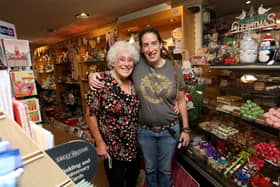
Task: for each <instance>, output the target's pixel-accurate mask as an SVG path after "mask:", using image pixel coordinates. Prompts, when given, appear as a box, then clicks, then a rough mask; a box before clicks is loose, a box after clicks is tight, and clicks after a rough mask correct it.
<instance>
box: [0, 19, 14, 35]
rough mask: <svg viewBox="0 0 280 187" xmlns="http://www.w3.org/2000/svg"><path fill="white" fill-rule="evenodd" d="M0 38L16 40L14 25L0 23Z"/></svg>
mask: <svg viewBox="0 0 280 187" xmlns="http://www.w3.org/2000/svg"><path fill="white" fill-rule="evenodd" d="M0 38H6V39H16V38H17V34H16V27H15V25H14V24H11V23H8V22H5V21H0Z"/></svg>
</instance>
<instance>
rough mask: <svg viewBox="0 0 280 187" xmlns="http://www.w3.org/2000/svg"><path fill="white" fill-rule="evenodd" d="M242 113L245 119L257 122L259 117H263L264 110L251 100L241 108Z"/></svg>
mask: <svg viewBox="0 0 280 187" xmlns="http://www.w3.org/2000/svg"><path fill="white" fill-rule="evenodd" d="M240 112H241V114H242V116H243V117H245V118H248V119H252V120H256V119H257V116H259V115H260V116H263V114H264V110H263V109H262V108H261V107H260V106H258V105H257V104H256V103H254V102H252V101H251V100H247V101H246V102H245V103H244V104H243V105H242V106H241V107H240Z"/></svg>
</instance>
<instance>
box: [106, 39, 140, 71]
mask: <svg viewBox="0 0 280 187" xmlns="http://www.w3.org/2000/svg"><path fill="white" fill-rule="evenodd" d="M121 51H128V52H129V53H130V54H131V56H132V58H133V60H134V64H137V63H138V62H139V58H140V54H139V49H138V48H137V46H136V44H135V43H128V42H127V41H117V42H116V43H114V45H112V46H111V47H110V49H109V51H108V54H107V66H108V68H109V69H112V65H113V63H115V62H116V61H117V60H118V59H117V56H118V53H119V52H121Z"/></svg>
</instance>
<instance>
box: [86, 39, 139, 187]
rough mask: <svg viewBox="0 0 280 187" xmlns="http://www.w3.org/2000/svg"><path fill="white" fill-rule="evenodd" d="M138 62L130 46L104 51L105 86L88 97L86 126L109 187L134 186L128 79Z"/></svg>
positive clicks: (134, 107)
mask: <svg viewBox="0 0 280 187" xmlns="http://www.w3.org/2000/svg"><path fill="white" fill-rule="evenodd" d="M138 61H139V52H138V50H137V49H136V48H135V46H134V45H132V44H129V43H128V42H125V41H117V42H116V43H115V44H114V45H113V46H112V47H111V48H110V50H109V51H108V55H107V63H108V67H109V68H110V71H107V72H103V73H100V75H101V80H102V81H104V82H105V86H104V87H102V88H99V89H95V90H90V91H89V93H88V98H87V104H88V110H87V111H88V114H89V115H88V119H87V121H88V124H89V127H90V130H91V133H92V135H93V137H94V139H95V143H96V149H97V153H98V155H99V156H100V157H101V158H102V159H105V161H104V166H105V171H106V174H107V177H108V180H109V184H110V187H124V186H127V187H133V186H135V185H136V181H137V177H138V172H139V162H138V159H137V152H138V149H137V145H136V130H137V126H138V124H137V122H138V110H139V103H140V102H139V100H138V99H137V98H136V95H135V90H134V86H133V83H132V81H131V79H130V75H131V73H132V72H133V69H134V65H135V64H136V62H138Z"/></svg>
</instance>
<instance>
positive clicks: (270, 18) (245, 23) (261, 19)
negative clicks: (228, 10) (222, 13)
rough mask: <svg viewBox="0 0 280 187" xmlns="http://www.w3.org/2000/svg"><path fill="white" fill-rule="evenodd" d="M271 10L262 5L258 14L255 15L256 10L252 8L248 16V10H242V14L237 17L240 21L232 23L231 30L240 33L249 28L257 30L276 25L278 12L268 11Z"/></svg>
mask: <svg viewBox="0 0 280 187" xmlns="http://www.w3.org/2000/svg"><path fill="white" fill-rule="evenodd" d="M269 10H270V8H269V9H265V8H263V7H262V5H261V6H260V7H259V8H258V15H254V14H253V13H254V10H253V9H252V8H251V9H250V11H249V12H248V14H249V16H248V17H246V11H244V10H242V13H241V15H240V16H238V17H236V18H237V19H238V21H235V22H233V23H232V25H231V31H230V32H231V33H239V32H244V31H248V30H255V29H261V28H267V27H274V26H276V14H275V13H268V11H269ZM250 12H251V13H250ZM252 12H253V13H252Z"/></svg>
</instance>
